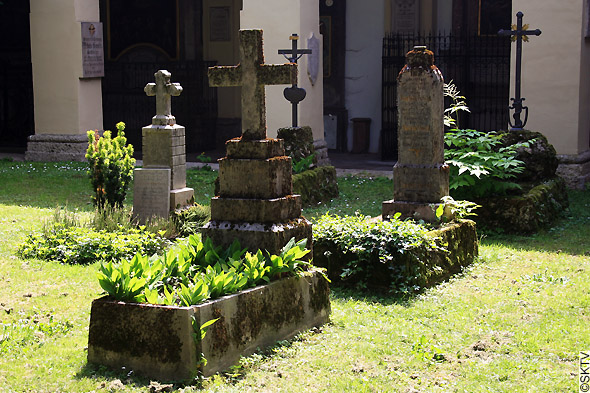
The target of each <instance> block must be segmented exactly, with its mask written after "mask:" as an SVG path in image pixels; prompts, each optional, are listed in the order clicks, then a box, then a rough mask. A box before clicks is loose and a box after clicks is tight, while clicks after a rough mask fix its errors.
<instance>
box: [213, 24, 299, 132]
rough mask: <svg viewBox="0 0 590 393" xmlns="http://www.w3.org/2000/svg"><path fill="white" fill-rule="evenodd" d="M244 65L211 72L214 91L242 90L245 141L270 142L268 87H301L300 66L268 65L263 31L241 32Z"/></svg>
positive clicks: (242, 61) (215, 69)
mask: <svg viewBox="0 0 590 393" xmlns="http://www.w3.org/2000/svg"><path fill="white" fill-rule="evenodd" d="M239 37H240V64H238V65H237V66H222V67H211V68H209V74H208V75H209V85H210V86H212V87H229V86H241V87H242V139H243V140H259V139H266V104H265V99H264V86H265V85H283V84H293V83H297V65H296V64H280V65H279V64H264V54H263V51H262V30H240V35H239Z"/></svg>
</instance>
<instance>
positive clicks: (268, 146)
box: [225, 138, 285, 160]
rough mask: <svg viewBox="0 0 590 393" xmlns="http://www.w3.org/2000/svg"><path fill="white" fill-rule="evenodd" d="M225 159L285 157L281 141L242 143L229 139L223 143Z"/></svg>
mask: <svg viewBox="0 0 590 393" xmlns="http://www.w3.org/2000/svg"><path fill="white" fill-rule="evenodd" d="M225 149H226V153H227V158H244V159H262V160H264V159H267V158H272V157H279V156H284V155H285V146H284V143H283V140H282V139H271V138H267V139H261V140H258V141H243V140H242V139H241V138H234V139H230V140H229V141H227V142H225Z"/></svg>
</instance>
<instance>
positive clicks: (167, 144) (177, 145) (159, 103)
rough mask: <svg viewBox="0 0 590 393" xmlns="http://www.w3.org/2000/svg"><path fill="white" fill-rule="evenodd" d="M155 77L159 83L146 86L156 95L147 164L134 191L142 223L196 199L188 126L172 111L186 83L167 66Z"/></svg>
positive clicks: (146, 135)
mask: <svg viewBox="0 0 590 393" xmlns="http://www.w3.org/2000/svg"><path fill="white" fill-rule="evenodd" d="M154 77H155V78H156V83H148V84H147V86H146V87H145V89H144V90H145V92H146V94H147V95H148V96H156V116H154V117H153V118H152V124H150V125H149V126H146V127H143V128H142V150H143V168H142V169H136V170H135V172H134V175H135V183H134V194H139V195H138V196H137V198H136V197H135V196H134V198H133V212H134V215H135V216H136V217H137V218H138V219H139V222H140V223H142V224H143V223H145V222H146V220H148V219H149V218H151V217H152V216H157V217H163V218H167V217H168V214H169V213H170V210H173V209H177V208H180V207H182V206H186V205H189V204H191V203H192V202H193V200H194V198H193V196H194V190H193V189H192V188H188V187H187V186H186V155H185V129H184V127H183V126H181V125H179V124H176V118H175V117H174V116H172V114H171V113H170V96H177V95H179V94H180V93H181V92H182V87H181V86H180V85H179V84H178V83H171V82H170V73H169V72H168V71H166V70H159V71H158V72H156V73H155V74H154ZM164 173H166V174H167V175H164ZM162 190H166V192H165V193H164V191H162ZM156 194H157V198H156V197H155V195H156Z"/></svg>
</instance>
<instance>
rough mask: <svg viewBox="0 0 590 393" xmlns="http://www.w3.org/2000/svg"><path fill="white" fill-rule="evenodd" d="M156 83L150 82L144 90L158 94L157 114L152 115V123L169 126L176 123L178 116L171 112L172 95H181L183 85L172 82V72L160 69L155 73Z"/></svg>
mask: <svg viewBox="0 0 590 393" xmlns="http://www.w3.org/2000/svg"><path fill="white" fill-rule="evenodd" d="M154 76H155V77H156V83H148V84H147V85H145V88H144V89H143V91H145V93H146V94H147V95H148V96H150V97H151V96H156V116H154V117H152V124H153V125H158V126H167V125H170V126H172V125H174V124H176V118H175V117H174V116H172V113H171V107H172V104H171V101H172V100H171V98H170V96H179V95H180V93H182V86H180V84H179V83H170V77H171V74H170V72H168V71H166V70H159V71H158V72H156V73H155V74H154Z"/></svg>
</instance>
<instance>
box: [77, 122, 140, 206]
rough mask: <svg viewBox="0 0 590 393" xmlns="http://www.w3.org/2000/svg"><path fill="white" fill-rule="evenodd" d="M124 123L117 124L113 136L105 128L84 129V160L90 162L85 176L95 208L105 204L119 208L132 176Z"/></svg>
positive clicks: (130, 149)
mask: <svg viewBox="0 0 590 393" xmlns="http://www.w3.org/2000/svg"><path fill="white" fill-rule="evenodd" d="M124 129H125V123H123V122H120V123H117V131H118V132H117V136H116V137H115V138H111V132H110V131H105V132H104V134H103V136H102V137H101V136H100V135H99V133H98V131H96V130H95V131H88V132H87V135H88V149H87V151H86V159H87V160H88V163H89V165H90V169H89V171H88V175H89V177H90V181H91V183H92V189H93V191H94V196H93V197H92V202H93V204H94V205H95V206H96V207H98V208H99V209H103V208H104V207H105V206H107V205H108V206H111V207H122V206H123V202H124V201H125V196H126V194H127V189H128V188H129V184H130V182H131V179H132V178H133V168H134V166H135V159H134V158H133V146H132V145H127V138H126V137H125V132H124V131H123V130H124Z"/></svg>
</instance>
